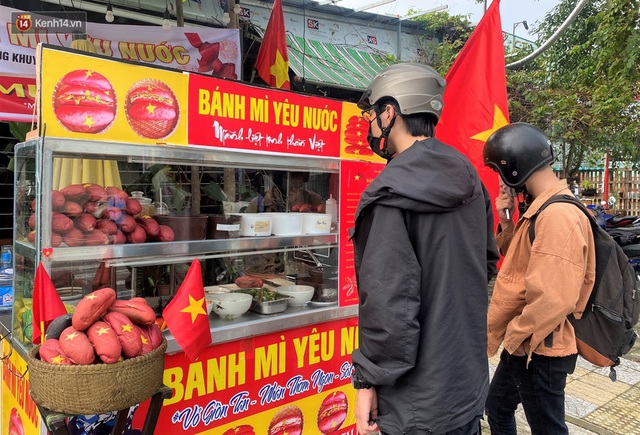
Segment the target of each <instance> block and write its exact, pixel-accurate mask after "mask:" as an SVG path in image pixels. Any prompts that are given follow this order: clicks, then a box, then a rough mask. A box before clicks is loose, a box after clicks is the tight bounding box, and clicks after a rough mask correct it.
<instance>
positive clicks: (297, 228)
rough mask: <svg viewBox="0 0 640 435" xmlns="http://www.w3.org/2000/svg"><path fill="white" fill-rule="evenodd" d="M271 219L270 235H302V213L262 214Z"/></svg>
mask: <svg viewBox="0 0 640 435" xmlns="http://www.w3.org/2000/svg"><path fill="white" fill-rule="evenodd" d="M262 214H263V215H266V216H269V217H271V234H273V235H274V236H298V235H300V234H302V223H303V220H304V219H303V216H302V213H262Z"/></svg>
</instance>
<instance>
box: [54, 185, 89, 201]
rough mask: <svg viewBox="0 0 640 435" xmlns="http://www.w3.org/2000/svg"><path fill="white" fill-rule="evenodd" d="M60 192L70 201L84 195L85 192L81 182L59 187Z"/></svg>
mask: <svg viewBox="0 0 640 435" xmlns="http://www.w3.org/2000/svg"><path fill="white" fill-rule="evenodd" d="M60 192H61V193H62V194H63V195H64V197H65V199H70V200H71V201H77V200H78V199H80V198H84V197H85V196H86V192H85V189H84V186H83V185H82V184H70V185H69V186H67V187H64V188H62V189H60Z"/></svg>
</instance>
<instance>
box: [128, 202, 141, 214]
mask: <svg viewBox="0 0 640 435" xmlns="http://www.w3.org/2000/svg"><path fill="white" fill-rule="evenodd" d="M125 211H126V212H127V213H128V214H130V215H132V216H135V215H137V214H139V213H140V212H142V205H140V201H138V200H137V199H135V198H127V202H126V207H125Z"/></svg>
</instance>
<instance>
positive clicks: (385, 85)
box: [358, 63, 446, 123]
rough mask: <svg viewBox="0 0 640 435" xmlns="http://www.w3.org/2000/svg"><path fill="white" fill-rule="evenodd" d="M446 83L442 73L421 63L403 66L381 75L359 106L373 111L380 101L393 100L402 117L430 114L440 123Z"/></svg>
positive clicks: (394, 67)
mask: <svg viewBox="0 0 640 435" xmlns="http://www.w3.org/2000/svg"><path fill="white" fill-rule="evenodd" d="M445 85H446V82H445V80H444V79H443V78H442V76H441V75H440V74H438V73H437V72H436V70H434V69H433V68H431V67H430V66H428V65H424V64H421V63H399V64H395V65H392V66H390V67H388V68H386V69H385V70H383V71H381V72H380V73H378V75H377V76H375V77H374V78H373V80H372V81H371V84H370V85H369V87H368V88H367V90H366V91H365V92H364V94H362V97H360V101H358V107H359V108H360V109H362V110H368V109H371V108H372V107H373V106H374V105H375V104H376V103H377V102H378V101H380V100H381V99H382V98H385V97H391V98H393V99H394V100H396V101H397V102H398V105H399V106H400V107H399V109H400V113H401V114H402V115H413V114H416V113H429V114H431V115H433V116H434V117H435V122H436V123H437V122H438V120H439V119H440V114H441V113H442V107H443V101H442V94H443V93H444V88H445Z"/></svg>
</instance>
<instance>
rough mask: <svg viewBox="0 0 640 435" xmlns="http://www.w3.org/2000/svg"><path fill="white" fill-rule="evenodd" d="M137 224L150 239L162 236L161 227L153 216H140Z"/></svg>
mask: <svg viewBox="0 0 640 435" xmlns="http://www.w3.org/2000/svg"><path fill="white" fill-rule="evenodd" d="M136 223H137V224H138V226H140V227H142V228H143V229H144V232H145V233H146V235H147V236H148V237H156V236H157V235H158V234H160V226H159V225H158V222H156V220H155V219H154V218H152V217H151V216H138V217H137V218H136Z"/></svg>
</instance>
